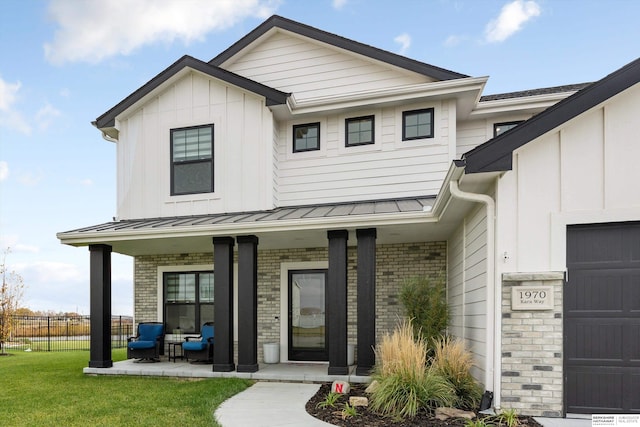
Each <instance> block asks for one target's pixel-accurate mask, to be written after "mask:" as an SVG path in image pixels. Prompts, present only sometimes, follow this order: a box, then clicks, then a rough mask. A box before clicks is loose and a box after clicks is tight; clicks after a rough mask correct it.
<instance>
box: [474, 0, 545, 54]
mask: <svg viewBox="0 0 640 427" xmlns="http://www.w3.org/2000/svg"><path fill="white" fill-rule="evenodd" d="M540 12H541V9H540V6H539V5H538V3H536V2H535V1H532V0H531V1H523V0H515V1H512V2H510V3H507V4H505V5H504V6H503V7H502V10H501V11H500V16H498V17H497V18H496V19H494V20H492V21H491V22H489V23H488V24H487V27H486V28H485V40H486V41H487V42H489V43H497V42H503V41H505V40H506V39H508V38H509V37H511V36H512V35H513V34H515V33H516V32H518V31H520V30H521V29H522V26H523V25H524V24H525V23H526V22H527V21H529V20H530V19H532V18H535V17H536V16H539V15H540Z"/></svg>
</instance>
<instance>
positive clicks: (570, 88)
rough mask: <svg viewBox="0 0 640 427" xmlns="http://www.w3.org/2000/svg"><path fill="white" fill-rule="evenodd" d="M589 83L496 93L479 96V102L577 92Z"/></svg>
mask: <svg viewBox="0 0 640 427" xmlns="http://www.w3.org/2000/svg"><path fill="white" fill-rule="evenodd" d="M590 84H591V83H576V84H572V85H563V86H553V87H543V88H539V89H529V90H521V91H518V92H507V93H498V94H495V95H485V96H481V97H480V102H486V101H498V100H501V99H512V98H526V97H527V96H538V95H552V94H554V93H566V92H577V91H579V90H582V89H584V88H585V87H587V86H589V85H590Z"/></svg>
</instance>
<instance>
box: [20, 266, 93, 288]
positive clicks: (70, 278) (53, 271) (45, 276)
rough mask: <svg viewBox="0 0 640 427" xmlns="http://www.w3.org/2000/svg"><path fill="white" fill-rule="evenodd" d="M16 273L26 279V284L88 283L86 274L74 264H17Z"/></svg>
mask: <svg viewBox="0 0 640 427" xmlns="http://www.w3.org/2000/svg"><path fill="white" fill-rule="evenodd" d="M14 269H15V271H16V272H19V274H20V275H21V276H22V277H23V278H24V279H25V283H29V282H31V281H33V282H43V283H61V282H64V283H70V282H71V283H82V282H87V281H88V276H87V274H86V273H85V272H83V271H80V269H79V268H78V267H77V266H76V265H73V264H68V263H64V262H55V261H37V262H33V263H27V264H15V265H14Z"/></svg>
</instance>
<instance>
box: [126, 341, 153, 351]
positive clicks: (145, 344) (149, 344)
mask: <svg viewBox="0 0 640 427" xmlns="http://www.w3.org/2000/svg"><path fill="white" fill-rule="evenodd" d="M155 346H156V342H155V341H131V342H130V343H129V346H128V347H129V348H130V349H131V350H143V349H146V348H154V347H155Z"/></svg>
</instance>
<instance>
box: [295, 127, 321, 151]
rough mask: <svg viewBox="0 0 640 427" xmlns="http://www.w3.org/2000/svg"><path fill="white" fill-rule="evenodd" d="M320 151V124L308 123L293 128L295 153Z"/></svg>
mask: <svg viewBox="0 0 640 427" xmlns="http://www.w3.org/2000/svg"><path fill="white" fill-rule="evenodd" d="M319 149H320V123H308V124H304V125H294V126H293V152H294V153H300V152H303V151H315V150H319Z"/></svg>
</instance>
